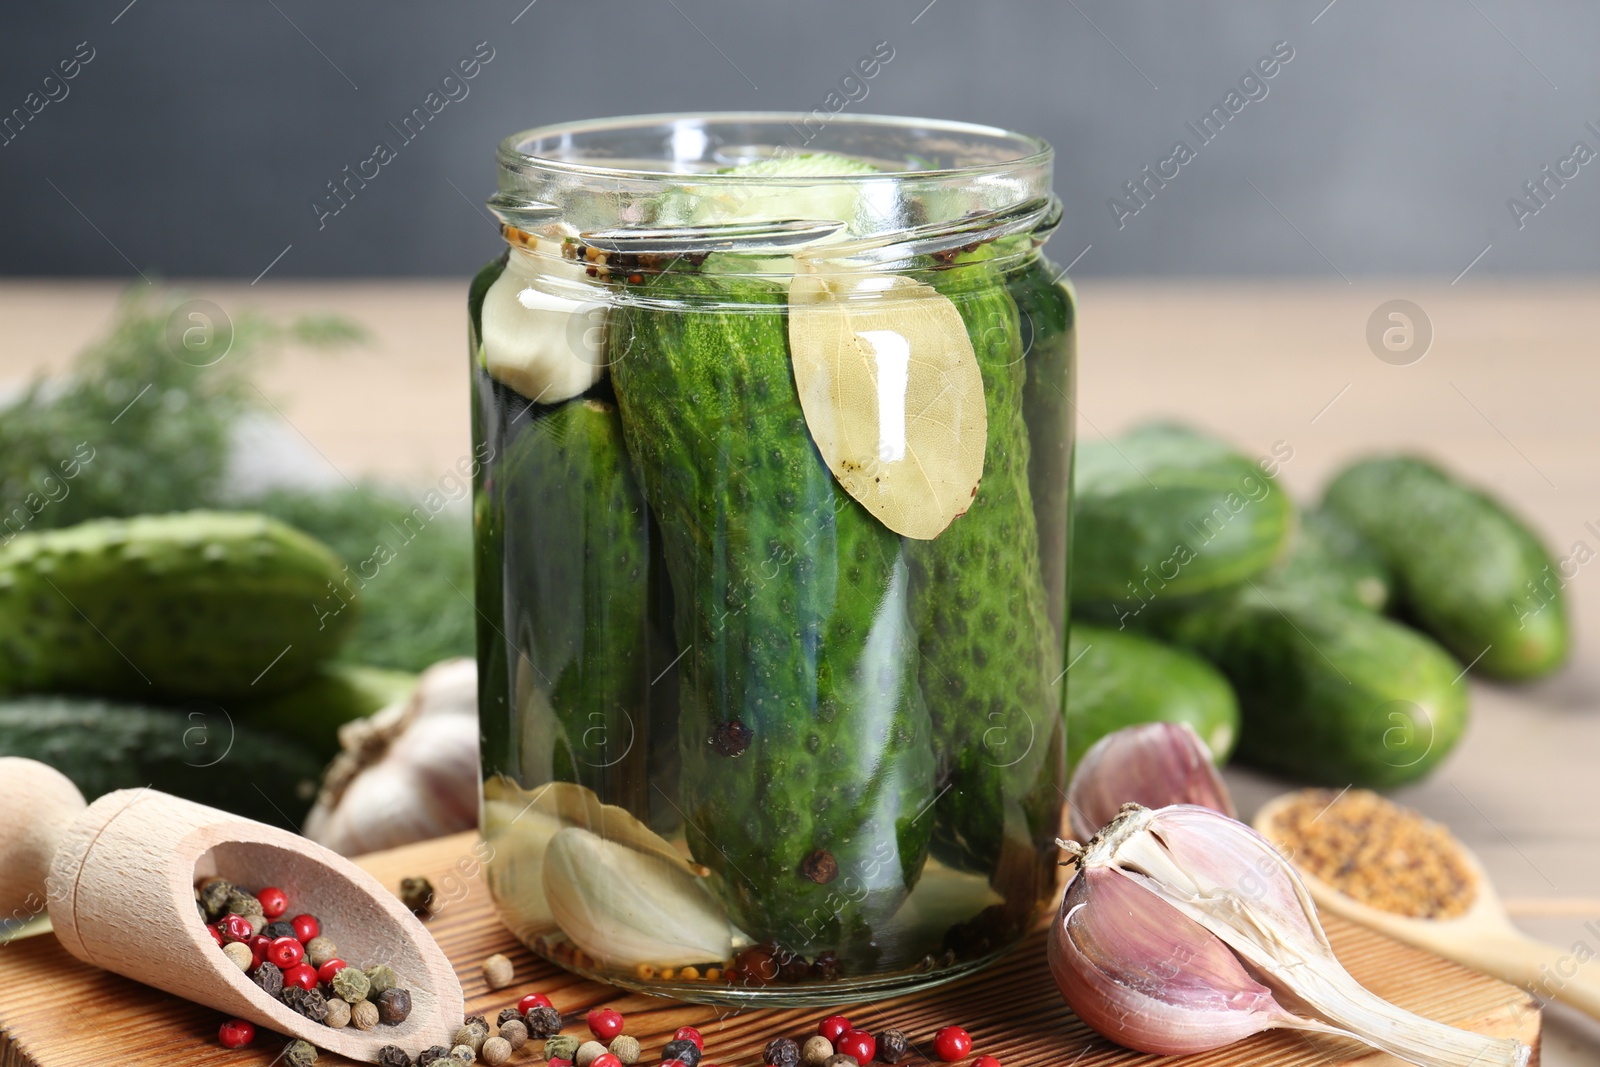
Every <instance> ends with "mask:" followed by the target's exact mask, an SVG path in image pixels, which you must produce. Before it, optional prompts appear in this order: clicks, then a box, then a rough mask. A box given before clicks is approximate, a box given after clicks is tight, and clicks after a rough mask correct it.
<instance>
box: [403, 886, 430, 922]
mask: <svg viewBox="0 0 1600 1067" xmlns="http://www.w3.org/2000/svg"><path fill="white" fill-rule="evenodd" d="M400 903H402V904H404V905H405V906H406V907H408V908H410V909H411V912H412V914H414V915H417V916H419V917H423V918H426V917H427V916H429V915H432V914H433V883H432V882H430V881H428V880H427V879H426V878H402V879H400Z"/></svg>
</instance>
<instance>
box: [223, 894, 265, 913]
mask: <svg viewBox="0 0 1600 1067" xmlns="http://www.w3.org/2000/svg"><path fill="white" fill-rule="evenodd" d="M223 910H224V911H225V912H227V913H228V914H229V915H261V914H262V911H261V901H259V900H257V899H256V897H255V894H254V893H246V892H245V891H244V890H243V889H231V890H229V891H228V902H227V904H226V905H224V907H223Z"/></svg>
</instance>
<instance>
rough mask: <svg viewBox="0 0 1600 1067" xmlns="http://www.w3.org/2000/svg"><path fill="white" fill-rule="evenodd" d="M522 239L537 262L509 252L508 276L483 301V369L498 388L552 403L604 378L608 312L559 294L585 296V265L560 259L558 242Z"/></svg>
mask: <svg viewBox="0 0 1600 1067" xmlns="http://www.w3.org/2000/svg"><path fill="white" fill-rule="evenodd" d="M527 240H528V241H530V242H532V243H533V245H534V247H535V248H536V249H537V255H534V254H532V253H530V252H527V251H523V250H522V249H520V248H513V249H512V250H511V256H510V258H509V259H508V260H507V261H506V269H505V270H504V271H502V272H501V274H500V277H498V278H496V279H495V280H494V283H493V284H492V285H490V286H489V291H488V292H487V293H485V294H484V298H483V312H482V330H483V364H484V368H485V369H486V370H487V371H488V372H489V376H490V377H491V378H493V379H495V380H496V381H498V382H501V383H502V384H504V385H508V386H510V387H511V388H513V389H515V390H516V391H517V392H519V393H521V394H522V395H523V396H526V397H528V398H529V399H530V400H537V401H540V402H541V403H545V404H553V403H555V402H557V401H560V400H567V399H569V398H571V397H574V396H577V395H578V394H579V393H581V392H583V391H584V390H586V389H588V388H589V387H590V386H591V385H593V384H594V383H595V382H597V381H599V380H600V376H601V375H602V374H604V373H605V369H606V355H605V341H604V324H605V307H604V306H603V305H601V304H597V303H592V302H586V301H582V300H575V299H572V298H571V297H570V296H565V295H558V293H557V290H558V289H559V290H560V291H561V292H581V291H582V288H583V286H585V285H586V284H587V276H586V275H585V273H584V267H583V265H582V264H579V263H574V262H571V261H569V260H565V259H562V258H561V251H560V245H559V244H558V243H557V242H554V241H551V240H549V239H547V238H546V239H539V238H534V237H532V236H531V235H530V236H528V237H527ZM599 295H601V293H600V291H599V290H596V296H597V297H598V296H599Z"/></svg>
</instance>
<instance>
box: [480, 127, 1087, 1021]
mask: <svg viewBox="0 0 1600 1067" xmlns="http://www.w3.org/2000/svg"><path fill="white" fill-rule="evenodd" d="M499 178H500V181H499V184H500V189H499V192H498V193H497V194H496V195H495V197H494V198H492V199H491V201H490V207H491V209H492V210H494V211H495V213H496V214H497V215H498V216H499V217H500V219H501V220H502V221H503V223H504V224H505V226H504V232H505V235H506V239H507V243H508V248H507V250H506V252H505V253H504V254H503V255H502V256H501V257H499V258H498V259H497V260H496V261H495V262H493V263H492V264H490V265H489V266H488V267H486V268H485V269H484V270H483V271H482V272H481V273H480V274H479V275H478V277H477V278H476V279H475V280H474V282H473V285H472V289H471V294H470V298H469V307H470V310H471V320H472V321H471V345H470V348H471V374H472V381H473V433H474V439H475V440H474V445H475V448H476V450H477V454H478V456H479V457H480V459H482V460H484V464H483V470H482V473H481V474H480V476H479V479H478V483H477V485H476V486H475V500H474V504H475V512H474V514H475V525H476V553H477V597H478V607H479V643H478V660H479V670H480V674H479V688H480V713H481V721H482V732H483V739H484V740H483V770H484V809H483V832H484V836H485V839H486V842H487V845H488V848H487V850H486V851H487V852H488V854H489V857H490V858H489V859H488V861H487V863H486V867H487V871H488V878H489V884H490V887H491V890H492V892H493V894H494V897H495V901H496V904H497V906H498V908H499V911H500V914H501V916H502V917H503V919H504V920H505V921H506V923H507V925H508V926H510V928H511V929H512V930H513V931H514V932H515V933H516V934H517V936H518V937H520V938H521V939H522V940H523V941H525V942H526V943H527V944H529V945H530V946H531V947H532V948H534V949H535V951H537V952H540V953H541V954H543V955H545V956H547V957H549V958H551V959H553V960H556V961H557V962H559V963H561V964H562V965H564V966H566V967H569V968H571V969H573V970H576V971H580V972H583V973H587V974H590V975H592V976H594V977H597V978H600V979H603V980H605V981H608V982H612V983H615V984H619V985H623V986H628V987H633V988H637V989H641V990H645V991H648V992H655V993H663V994H669V995H674V996H678V997H682V998H685V999H690V1000H701V1001H714V1002H733V1003H749V1002H761V1003H812V1004H820V1003H827V1002H830V1001H844V1000H849V999H854V998H858V997H861V996H863V995H867V994H872V993H880V992H887V991H891V990H893V991H899V990H904V989H908V988H914V987H916V986H919V985H924V984H930V983H933V982H937V981H943V980H946V979H949V978H952V977H955V976H956V975H959V974H961V973H965V972H966V971H968V970H970V969H972V968H974V967H976V966H980V965H981V964H983V963H984V962H987V961H988V960H990V959H993V958H994V957H995V956H997V955H998V954H1000V953H1001V952H1003V951H1004V950H1005V949H1006V948H1008V947H1010V946H1011V945H1013V944H1014V943H1015V942H1016V941H1017V940H1018V939H1020V937H1021V936H1022V935H1023V934H1024V933H1025V932H1026V930H1027V929H1028V928H1029V926H1030V925H1031V924H1032V922H1033V920H1034V919H1035V917H1036V916H1037V914H1038V910H1039V908H1040V906H1041V905H1042V904H1043V903H1044V902H1046V901H1047V900H1048V898H1049V897H1050V896H1051V894H1052V892H1053V889H1054V886H1055V871H1056V867H1055V860H1056V849H1055V845H1054V837H1055V835H1056V833H1057V831H1058V821H1059V813H1060V803H1061V797H1062V789H1063V785H1064V783H1063V781H1062V778H1063V774H1064V767H1063V760H1064V749H1065V741H1064V729H1065V728H1064V720H1063V715H1062V712H1063V708H1064V701H1065V692H1064V678H1063V675H1064V671H1063V667H1064V658H1063V654H1064V649H1065V628H1066V605H1067V558H1068V545H1067V538H1068V531H1069V512H1070V472H1071V450H1072V399H1071V398H1072V390H1073V380H1074V376H1073V360H1074V323H1073V319H1074V312H1073V304H1072V298H1071V295H1070V291H1069V290H1068V289H1067V288H1066V287H1065V285H1064V284H1063V283H1062V282H1061V279H1060V271H1059V270H1058V269H1057V268H1056V267H1054V266H1053V265H1051V264H1050V263H1049V262H1048V261H1047V260H1046V259H1045V258H1044V256H1043V255H1042V253H1041V252H1040V246H1041V245H1042V244H1043V242H1044V241H1045V239H1046V238H1048V236H1049V234H1050V232H1051V230H1052V229H1053V228H1054V226H1055V224H1056V222H1057V219H1058V216H1059V205H1058V203H1057V202H1056V201H1055V199H1054V198H1053V196H1052V195H1051V193H1050V188H1049V182H1050V151H1049V148H1048V146H1046V145H1044V144H1043V143H1042V142H1039V141H1037V140H1035V139H1032V138H1027V137H1022V136H1020V135H1016V134H1010V133H1006V132H1004V131H1000V130H994V129H989V128H986V127H976V126H967V125H961V124H952V123H933V122H917V121H910V120H902V119H879V118H860V117H856V118H845V117H837V116H836V117H833V118H831V120H830V121H828V122H826V123H819V120H818V118H817V116H810V117H807V116H802V115H743V114H742V115H712V116H699V117H695V116H678V117H673V116H653V117H646V118H638V119H624V120H611V121H607V122H602V123H588V124H573V125H568V126H558V127H549V128H545V129H541V130H533V131H529V132H527V133H523V134H519V135H517V136H515V137H512V138H510V139H508V140H507V141H506V142H504V143H503V144H502V145H501V147H500V153H499Z"/></svg>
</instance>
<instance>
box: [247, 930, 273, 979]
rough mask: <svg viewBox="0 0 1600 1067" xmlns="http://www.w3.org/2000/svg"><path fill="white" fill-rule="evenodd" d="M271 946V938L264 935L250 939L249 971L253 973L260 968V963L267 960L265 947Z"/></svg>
mask: <svg viewBox="0 0 1600 1067" xmlns="http://www.w3.org/2000/svg"><path fill="white" fill-rule="evenodd" d="M270 944H272V938H270V937H268V936H267V935H266V934H257V935H256V936H254V937H252V938H251V939H250V969H251V970H252V971H253V970H255V969H256V968H257V967H259V966H261V961H262V960H264V959H266V958H267V946H268V945H270Z"/></svg>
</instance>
